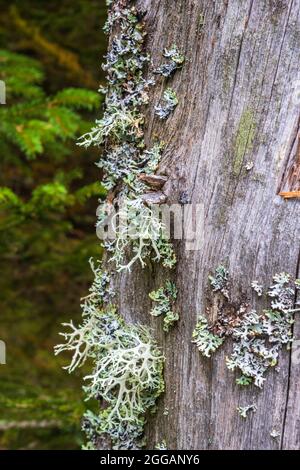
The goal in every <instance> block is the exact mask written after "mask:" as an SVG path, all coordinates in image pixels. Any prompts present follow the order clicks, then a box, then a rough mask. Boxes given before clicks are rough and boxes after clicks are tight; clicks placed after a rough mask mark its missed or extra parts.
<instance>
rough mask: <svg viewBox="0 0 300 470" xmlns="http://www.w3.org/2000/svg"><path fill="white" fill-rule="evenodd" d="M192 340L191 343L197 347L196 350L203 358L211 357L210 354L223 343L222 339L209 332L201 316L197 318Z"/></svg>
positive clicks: (205, 320)
mask: <svg viewBox="0 0 300 470" xmlns="http://www.w3.org/2000/svg"><path fill="white" fill-rule="evenodd" d="M192 338H193V339H192V343H195V344H196V345H197V348H198V349H199V351H200V352H201V354H202V355H203V356H205V357H211V355H212V353H214V352H215V351H216V350H217V349H218V348H219V347H220V346H221V344H223V342H224V338H220V337H219V336H217V335H214V334H213V333H212V332H211V330H210V328H209V326H208V321H207V319H206V318H205V317H203V316H202V315H200V316H199V317H198V321H197V324H196V327H195V329H194V331H193V336H192Z"/></svg>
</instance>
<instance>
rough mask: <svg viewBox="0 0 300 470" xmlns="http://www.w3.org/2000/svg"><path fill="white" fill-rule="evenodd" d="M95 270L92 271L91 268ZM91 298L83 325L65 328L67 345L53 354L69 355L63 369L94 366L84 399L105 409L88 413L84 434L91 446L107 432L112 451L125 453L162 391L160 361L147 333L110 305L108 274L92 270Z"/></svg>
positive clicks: (85, 306)
mask: <svg viewBox="0 0 300 470" xmlns="http://www.w3.org/2000/svg"><path fill="white" fill-rule="evenodd" d="M93 267H94V266H93ZM94 273H95V281H94V284H93V285H92V287H91V289H90V295H88V296H87V297H86V298H85V299H83V300H84V301H83V304H82V307H83V323H82V324H81V325H80V326H78V327H75V326H74V324H73V323H72V322H70V323H69V324H65V326H69V328H71V331H70V332H67V333H62V336H64V338H65V340H66V342H65V343H64V344H60V345H58V346H56V348H55V353H56V354H59V353H61V352H63V351H71V352H72V353H73V357H72V359H71V363H70V365H69V366H67V367H66V368H67V370H68V371H69V372H72V371H73V370H74V369H75V368H76V367H80V366H81V365H83V364H84V362H85V361H86V359H87V358H90V359H91V360H92V362H93V363H94V370H93V372H92V374H89V375H87V376H86V377H85V378H84V380H85V381H87V382H88V385H86V386H85V387H84V391H85V392H86V394H87V399H90V398H96V399H98V400H101V401H102V402H103V404H104V405H105V408H104V409H101V411H100V412H99V414H97V415H95V414H93V413H92V412H91V411H88V412H87V413H86V415H85V417H84V423H83V429H84V430H85V431H86V432H87V435H88V437H89V438H90V440H91V443H92V445H94V444H95V441H96V438H97V435H99V434H100V433H105V434H107V435H109V436H110V438H111V439H112V442H113V445H114V448H118V449H128V448H135V447H136V446H138V445H139V440H140V439H141V436H142V433H143V426H144V423H145V413H146V411H147V410H149V409H151V408H153V406H154V405H155V401H156V399H157V397H158V396H159V395H160V394H161V393H162V391H163V389H164V382H163V377H162V370H163V361H164V359H163V356H162V354H161V352H160V351H159V349H158V348H157V346H156V343H155V342H154V341H153V339H152V337H151V334H150V332H149V330H148V329H147V328H145V327H143V326H141V325H127V324H125V322H124V320H123V319H122V318H121V317H120V316H118V314H117V312H116V308H115V307H114V306H113V305H111V304H110V303H107V302H110V301H111V298H112V294H111V292H109V291H108V292H106V291H105V290H103V287H104V286H105V285H106V282H107V273H104V272H102V271H101V270H100V268H99V269H98V268H97V269H95V267H94Z"/></svg>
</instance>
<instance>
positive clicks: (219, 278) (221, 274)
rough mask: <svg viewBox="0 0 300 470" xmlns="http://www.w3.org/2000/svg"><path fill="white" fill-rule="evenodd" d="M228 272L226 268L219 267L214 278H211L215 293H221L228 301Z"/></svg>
mask: <svg viewBox="0 0 300 470" xmlns="http://www.w3.org/2000/svg"><path fill="white" fill-rule="evenodd" d="M228 274H229V272H228V270H227V269H226V268H225V267H224V266H222V265H221V266H218V267H217V268H216V271H215V275H214V276H209V277H208V279H209V282H210V285H211V286H212V288H213V292H217V291H220V292H221V293H222V294H223V295H224V297H226V298H227V299H228V296H229V294H228Z"/></svg>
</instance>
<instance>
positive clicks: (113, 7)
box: [55, 0, 184, 449]
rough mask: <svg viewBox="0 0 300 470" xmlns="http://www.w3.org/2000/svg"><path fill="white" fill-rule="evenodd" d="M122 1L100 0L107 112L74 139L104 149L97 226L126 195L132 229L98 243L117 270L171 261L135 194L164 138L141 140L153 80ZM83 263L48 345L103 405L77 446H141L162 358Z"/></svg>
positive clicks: (161, 234)
mask: <svg viewBox="0 0 300 470" xmlns="http://www.w3.org/2000/svg"><path fill="white" fill-rule="evenodd" d="M130 4H131V2H128V3H127V5H129V6H126V7H125V6H124V5H123V3H122V2H115V1H113V0H107V5H108V6H109V7H110V10H109V14H108V20H107V22H106V25H105V27H104V29H105V31H106V32H107V33H112V32H113V34H112V37H111V41H110V43H109V50H108V53H107V55H106V62H105V64H104V65H103V69H104V70H105V72H106V75H107V82H108V86H107V88H102V89H101V90H99V91H101V92H102V93H104V94H105V95H106V100H105V110H104V113H103V115H102V118H101V119H99V120H97V121H96V124H95V126H94V127H93V129H92V130H91V131H90V132H88V133H86V134H85V135H83V136H82V138H81V139H80V140H79V145H83V146H85V147H88V146H90V145H94V146H96V147H99V148H101V149H102V155H101V157H100V161H99V163H98V166H99V167H100V168H101V169H102V170H103V171H104V180H103V184H104V186H105V188H106V189H108V190H110V194H111V195H113V196H112V199H110V200H109V201H108V204H106V206H102V207H101V208H98V209H99V210H98V211H97V213H98V215H99V220H98V225H100V226H101V224H104V223H105V221H106V220H107V217H108V216H110V215H111V210H112V208H113V207H114V206H116V207H117V208H118V209H117V212H116V214H115V215H112V217H113V216H114V217H115V219H116V220H117V219H118V220H119V219H122V218H123V215H124V214H123V212H122V211H124V210H125V209H124V204H123V205H122V202H123V203H124V202H125V206H126V216H128V212H129V219H130V222H131V224H133V226H134V227H133V228H134V229H135V233H134V236H133V237H132V236H131V235H132V234H131V233H129V229H128V226H127V227H126V228H124V227H125V226H124V225H121V229H120V227H119V230H118V231H117V232H116V234H115V235H116V236H115V237H114V239H113V240H109V239H106V241H105V243H104V246H105V247H106V249H107V251H108V252H109V254H110V255H111V261H113V262H114V263H115V266H116V269H117V270H121V269H130V268H131V266H132V265H133V264H134V263H135V262H136V261H140V263H141V264H142V266H144V265H145V264H146V261H149V260H151V259H155V260H156V261H159V262H160V263H161V264H162V265H163V266H164V267H167V268H172V267H173V266H174V265H175V263H176V256H175V253H174V249H173V246H172V244H171V243H170V241H169V240H168V238H167V236H166V232H165V227H164V225H163V224H162V222H161V221H160V219H159V218H157V217H156V215H155V212H154V210H153V209H152V208H151V207H148V206H146V204H144V199H143V193H144V192H145V191H146V189H147V187H146V185H145V183H143V181H142V180H141V178H140V175H141V174H149V175H151V174H153V173H154V172H155V171H156V170H157V167H158V164H159V161H160V158H161V154H162V149H163V144H162V143H157V142H156V143H154V144H153V146H152V147H150V148H149V149H146V148H145V142H144V112H143V109H144V106H145V105H147V104H148V102H149V95H148V91H149V87H150V86H152V85H153V84H154V82H153V80H152V79H149V80H146V79H145V78H144V66H145V64H148V63H149V56H148V55H147V54H145V53H144V37H145V32H144V30H143V25H142V23H141V22H140V21H139V18H138V14H137V10H136V9H135V7H131V6H130ZM164 55H165V57H166V58H168V59H169V61H170V63H171V65H172V67H171V68H173V69H174V70H175V69H177V68H180V67H181V66H182V64H183V60H184V58H183V56H181V55H180V53H179V51H178V50H177V48H175V47H173V48H172V49H171V50H166V51H165V52H164ZM174 70H173V71H174ZM164 98H165V100H166V103H165V107H164V108H161V113H160V114H161V117H162V114H164V118H166V117H167V116H168V115H169V114H170V113H171V112H172V111H173V109H174V108H175V106H176V105H177V103H178V100H177V97H176V94H175V92H174V91H173V90H171V89H167V90H166V91H165V93H164ZM112 200H113V202H111V201H112ZM129 226H130V224H129ZM131 229H132V225H131ZM91 266H92V269H93V272H94V275H95V280H94V283H93V285H92V287H91V289H90V293H89V295H88V296H87V297H85V298H84V299H82V300H83V303H82V309H83V321H82V324H81V325H79V326H78V327H77V326H75V325H74V324H73V323H72V321H71V322H70V323H69V324H65V326H68V327H69V328H70V331H69V332H67V333H62V336H63V337H64V339H65V343H63V344H60V345H58V346H56V348H55V353H56V354H58V353H60V352H63V351H70V352H71V353H72V359H71V362H70V364H69V366H67V367H66V368H67V369H68V371H69V372H72V371H73V370H74V369H76V367H80V366H81V365H82V364H84V363H85V361H86V360H87V359H89V360H91V361H92V362H93V364H94V369H93V371H92V373H91V374H89V375H88V376H86V377H85V380H86V381H87V382H88V384H87V385H86V386H85V387H84V390H85V392H86V394H87V397H88V398H94V399H96V400H99V401H100V402H101V409H100V411H99V413H98V414H95V413H92V412H91V411H87V413H86V414H85V417H84V422H83V429H84V430H85V432H86V433H87V436H88V438H89V442H88V443H87V445H86V446H85V448H86V449H96V448H97V447H98V444H97V439H98V437H99V435H100V434H105V435H107V436H109V437H110V438H111V441H112V444H113V448H115V449H133V448H137V447H139V446H141V445H142V440H141V439H142V434H143V428H144V424H145V414H146V413H147V412H148V411H150V410H151V409H153V407H154V405H155V402H156V399H157V398H158V396H159V395H160V394H161V393H162V391H163V389H164V381H163V376H162V369H163V362H164V358H163V356H162V354H161V352H160V350H159V349H158V347H157V345H156V342H155V341H154V340H153V339H152V336H151V334H150V332H149V330H148V329H147V328H145V327H144V326H142V325H127V324H126V323H125V322H124V320H123V319H122V318H121V317H120V316H119V315H118V314H117V310H116V308H115V306H114V305H113V298H114V291H113V289H112V287H111V286H112V284H113V283H112V282H111V277H112V275H113V274H111V273H108V272H107V271H104V270H103V269H102V268H101V266H95V265H94V263H93V262H91ZM168 289H169V291H168V293H167V294H168V295H169V302H170V306H171V304H172V303H173V302H175V299H176V295H177V290H176V288H175V286H174V285H173V284H171V283H170V285H169V286H168ZM175 291H176V293H175ZM163 313H164V329H165V330H166V331H168V330H169V328H170V327H171V326H172V325H173V323H174V322H175V321H176V320H177V319H178V315H177V314H176V313H175V312H173V310H172V309H169V310H168V311H166V312H163Z"/></svg>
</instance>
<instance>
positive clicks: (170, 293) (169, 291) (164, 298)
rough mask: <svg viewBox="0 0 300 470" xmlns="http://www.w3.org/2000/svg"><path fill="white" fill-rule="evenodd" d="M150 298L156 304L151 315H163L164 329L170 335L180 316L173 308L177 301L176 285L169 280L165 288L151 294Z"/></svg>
mask: <svg viewBox="0 0 300 470" xmlns="http://www.w3.org/2000/svg"><path fill="white" fill-rule="evenodd" d="M149 297H150V299H151V300H152V301H153V302H154V303H155V306H154V307H153V308H152V310H151V312H150V314H151V315H153V316H154V317H159V316H161V315H163V329H164V331H165V332H166V333H168V332H169V330H170V328H171V327H172V326H173V325H174V323H175V322H177V321H178V320H179V314H178V312H176V311H174V308H173V305H174V302H175V301H176V299H177V288H176V286H175V284H174V283H173V282H171V281H169V280H167V281H166V282H165V285H164V286H163V287H160V288H159V289H158V290H156V291H152V292H150V294H149Z"/></svg>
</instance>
